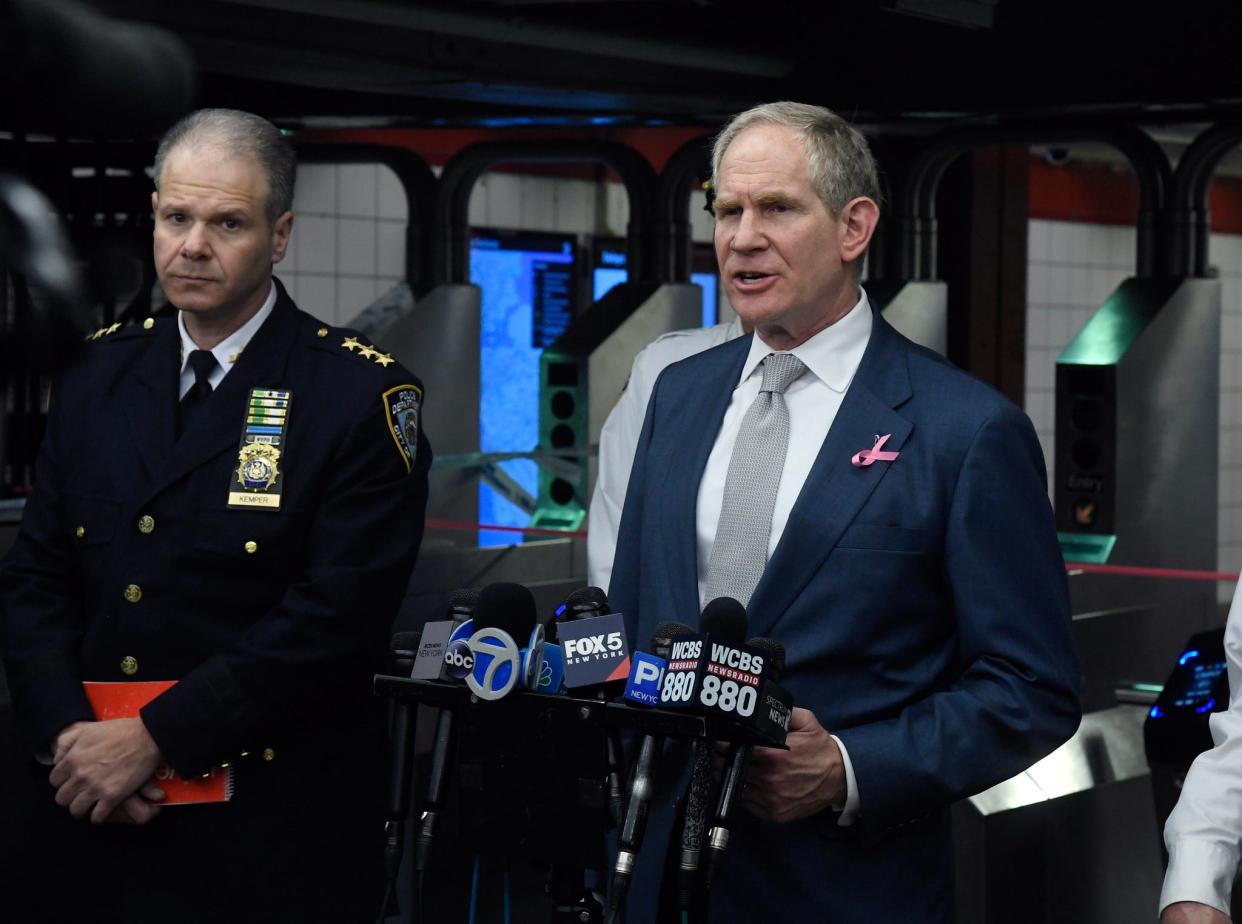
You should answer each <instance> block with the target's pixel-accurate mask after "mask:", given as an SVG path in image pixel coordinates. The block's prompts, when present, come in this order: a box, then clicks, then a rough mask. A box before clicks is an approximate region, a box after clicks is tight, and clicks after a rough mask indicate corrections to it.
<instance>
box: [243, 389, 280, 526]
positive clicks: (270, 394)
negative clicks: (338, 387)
mask: <svg viewBox="0 0 1242 924" xmlns="http://www.w3.org/2000/svg"><path fill="white" fill-rule="evenodd" d="M292 397H293V394H292V392H288V391H278V390H276V389H272V388H252V389H250V397H249V398H248V399H247V401H246V414H245V417H244V418H243V419H242V436H241V445H240V446H239V447H238V450H237V467H236V468H235V469H233V472H232V478H231V480H230V484H229V506H230V507H232V508H234V509H237V510H254V509H261V510H279V509H280V486H281V484H282V482H283V481H284V472H283V471H282V468H281V466H282V465H283V464H284V463H285V462H287V461H288V460H287V459H284V458H282V444H283V443H284V436H285V429H286V427H287V426H288V423H289V405H290V404H291V402H292Z"/></svg>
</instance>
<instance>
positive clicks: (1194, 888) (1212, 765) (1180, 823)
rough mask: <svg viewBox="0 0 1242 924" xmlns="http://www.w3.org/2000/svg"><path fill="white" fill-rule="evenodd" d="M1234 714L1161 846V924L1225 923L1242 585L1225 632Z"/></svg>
mask: <svg viewBox="0 0 1242 924" xmlns="http://www.w3.org/2000/svg"><path fill="white" fill-rule="evenodd" d="M1225 659H1226V663H1227V664H1228V669H1229V708H1228V709H1226V710H1224V711H1223V712H1217V713H1215V714H1214V715H1213V716H1212V717H1211V720H1210V725H1211V729H1212V741H1213V743H1214V745H1215V746H1214V747H1213V748H1212V749H1211V750H1209V751H1204V752H1203V753H1202V754H1200V755H1199V756H1198V757H1197V758H1195V762H1194V763H1193V764H1191V767H1190V772H1189V773H1188V774H1186V783H1185V785H1184V786H1183V787H1182V794H1181V797H1180V798H1179V799H1178V800H1177V805H1176V806H1174V808H1173V811H1172V813H1171V814H1170V815H1169V820H1168V822H1167V823H1166V824H1165V826H1164V843H1165V846H1166V847H1167V848H1168V850H1169V868H1168V870H1167V871H1166V872H1165V876H1164V886H1163V888H1162V889H1161V892H1160V909H1161V915H1160V920H1161V922H1162V924H1200V922H1204V924H1217V922H1225V921H1228V920H1229V918H1228V914H1229V899H1230V892H1231V890H1232V888H1233V877H1234V874H1235V873H1236V872H1237V869H1238V859H1239V842H1242V585H1239V589H1238V590H1235V591H1234V596H1233V606H1232V607H1231V608H1230V610H1229V624H1228V627H1227V628H1226V630H1225Z"/></svg>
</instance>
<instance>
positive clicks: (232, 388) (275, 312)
mask: <svg viewBox="0 0 1242 924" xmlns="http://www.w3.org/2000/svg"><path fill="white" fill-rule="evenodd" d="M277 285H279V284H278V283H277ZM296 334H297V309H296V308H295V307H294V304H293V302H292V301H291V300H290V298H289V296H288V295H286V294H285V291H284V289H283V288H281V289H279V294H278V296H277V299H276V305H275V307H274V308H273V309H272V314H271V316H270V317H269V318H268V319H267V320H266V321H265V322H263V326H262V327H260V328H259V330H258V331H257V332H256V333H255V335H254V337H252V338H251V339H250V342H249V343H248V344H246V348H245V349H244V350H243V351H242V354H241V356H240V357H239V358H238V360H237V362H236V363H235V364H234V365H233V368H232V369H230V370H229V373H228V375H226V376H225V377H224V380H223V381H222V382H221V383H220V387H219V388H217V389H216V390H215V391H214V392H213V393H212V395H211V397H210V399H209V400H208V401H207V403H206V404H205V405H203V407H202V409H201V410H200V411H199V413H198V416H197V418H196V419H195V421H194V426H193V427H192V428H190V429H189V430H188V431H187V432H186V433H185V434H184V435H183V436H182V438H181V439H180V440H178V441H177V442H176V447H175V449H174V451H173V453H172V459H171V461H170V463H169V464H168V465H167V466H166V467H165V468H164V469H163V470H162V471H161V472H160V473H159V474H158V475H157V477H156V478H155V480H154V483H153V484H152V485H151V493H152V494H155V493H158V492H159V491H162V490H163V489H164V488H166V487H168V486H169V485H170V484H172V483H173V482H175V481H177V480H178V479H180V478H182V477H184V476H185V475H186V474H188V473H189V472H191V471H193V470H194V469H196V468H198V467H199V466H200V465H202V464H203V463H204V462H206V461H207V460H209V459H212V458H214V457H215V456H217V455H219V454H220V453H221V452H223V451H225V450H226V449H229V448H231V447H235V446H236V445H237V443H238V441H239V440H240V438H241V432H242V421H243V412H244V410H245V399H246V395H247V394H249V391H250V389H251V388H254V387H256V386H258V387H262V386H271V387H279V386H280V384H281V383H282V382H283V380H284V375H285V367H286V365H287V364H288V359H289V352H290V350H291V349H292V347H293V343H294V339H295V337H296ZM220 492H221V495H224V494H226V493H227V492H228V485H224V484H222V485H221V486H220Z"/></svg>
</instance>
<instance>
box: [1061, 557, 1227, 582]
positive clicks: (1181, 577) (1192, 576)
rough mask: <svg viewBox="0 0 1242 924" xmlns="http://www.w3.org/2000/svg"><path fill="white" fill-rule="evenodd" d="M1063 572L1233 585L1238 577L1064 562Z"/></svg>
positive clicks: (1204, 572)
mask: <svg viewBox="0 0 1242 924" xmlns="http://www.w3.org/2000/svg"><path fill="white" fill-rule="evenodd" d="M1065 570H1066V571H1069V572H1071V573H1075V572H1086V573H1087V574H1118V575H1127V576H1130V577H1153V578H1171V579H1173V580H1175V581H1229V582H1230V583H1235V582H1236V581H1237V580H1238V577H1239V575H1238V574H1237V573H1236V572H1234V573H1230V572H1228V571H1190V570H1187V569H1185V568H1140V567H1137V566H1135V565H1087V564H1082V563H1079V562H1066V563H1065Z"/></svg>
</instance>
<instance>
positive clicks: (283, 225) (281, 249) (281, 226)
mask: <svg viewBox="0 0 1242 924" xmlns="http://www.w3.org/2000/svg"><path fill="white" fill-rule="evenodd" d="M292 233H293V213H292V212H285V214H283V215H281V216H280V217H279V218H277V219H276V224H274V225H273V226H272V262H273V263H279V262H280V261H281V260H283V259H284V258H285V251H286V250H288V249H289V235H290V234H292Z"/></svg>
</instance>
